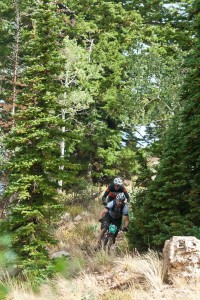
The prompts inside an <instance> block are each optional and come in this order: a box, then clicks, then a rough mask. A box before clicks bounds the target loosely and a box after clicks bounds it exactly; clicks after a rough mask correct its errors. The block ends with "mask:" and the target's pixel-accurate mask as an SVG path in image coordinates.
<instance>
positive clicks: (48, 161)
mask: <svg viewBox="0 0 200 300" xmlns="http://www.w3.org/2000/svg"><path fill="white" fill-rule="evenodd" d="M31 20H32V22H33V23H32V24H33V26H30V27H29V31H27V33H28V34H27V36H28V38H26V40H25V44H24V49H26V52H25V53H24V57H23V65H24V72H23V77H22V78H21V81H22V82H23V84H24V86H25V87H24V89H23V90H22V92H21V94H20V95H19V94H18V98H17V104H18V110H17V111H16V113H15V115H14V117H15V127H13V128H12V130H11V132H10V133H9V134H8V136H7V138H6V140H5V146H6V149H7V151H9V153H10V155H11V157H10V160H9V162H8V164H7V166H6V168H7V171H8V172H9V182H8V187H7V189H6V192H5V195H4V199H3V204H4V206H7V205H8V208H7V214H6V219H5V220H4V221H3V223H2V224H1V229H2V230H3V229H5V228H6V230H7V231H9V232H11V233H12V246H13V247H14V249H15V251H16V252H17V254H18V255H19V257H20V258H21V262H20V264H21V267H22V268H25V269H26V270H31V271H33V273H34V274H35V275H39V274H40V273H42V272H45V271H46V272H47V271H48V268H47V267H48V251H47V245H48V243H54V239H53V238H52V234H51V230H50V228H51V227H50V224H51V222H52V220H53V219H54V218H55V217H56V216H57V214H58V211H59V210H58V209H59V204H58V202H57V200H56V199H57V198H56V196H57V187H58V184H57V182H58V179H59V176H60V175H59V164H60V152H59V143H60V141H61V139H62V138H63V133H62V132H61V130H60V127H61V126H63V121H62V120H61V118H60V116H59V115H58V112H59V111H60V110H61V106H60V104H59V103H58V97H59V95H60V94H61V93H63V87H62V84H61V81H60V80H59V76H60V74H61V73H62V72H63V65H64V60H63V59H62V58H61V56H60V49H61V43H59V42H58V37H59V35H60V32H61V29H62V27H61V24H62V23H61V22H60V20H59V19H58V16H57V10H56V9H55V6H54V5H53V4H52V3H51V1H48V0H43V1H40V2H39V3H37V7H36V8H35V9H34V14H33V15H32V18H31ZM30 37H31V38H30Z"/></svg>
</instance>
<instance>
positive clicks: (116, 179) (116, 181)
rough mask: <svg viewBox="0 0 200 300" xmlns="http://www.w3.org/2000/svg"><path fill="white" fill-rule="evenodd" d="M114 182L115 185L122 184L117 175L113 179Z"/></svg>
mask: <svg viewBox="0 0 200 300" xmlns="http://www.w3.org/2000/svg"><path fill="white" fill-rule="evenodd" d="M114 184H115V185H121V184H122V180H121V178H119V177H117V178H115V179H114Z"/></svg>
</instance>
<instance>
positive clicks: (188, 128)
mask: <svg viewBox="0 0 200 300" xmlns="http://www.w3.org/2000/svg"><path fill="white" fill-rule="evenodd" d="M199 11H200V2H199V1H195V2H194V5H193V10H192V13H193V16H194V17H195V16H198V14H199ZM194 25H195V26H194V28H195V30H196V32H197V34H196V44H195V47H194V48H193V50H192V51H191V53H190V55H189V57H188V58H187V60H186V66H187V67H190V72H189V73H188V75H187V77H186V80H185V83H184V85H183V92H182V95H181V99H182V106H183V109H182V110H181V112H180V113H178V112H177V113H176V116H175V118H174V119H173V122H172V124H171V126H170V128H169V130H168V134H167V138H166V144H165V148H164V152H163V156H162V159H161V161H160V166H159V168H158V172H157V176H156V178H155V180H154V181H153V182H151V183H150V184H149V186H148V188H147V190H146V191H145V194H144V195H143V197H142V199H136V203H135V204H134V205H133V209H134V210H135V212H136V216H135V219H134V220H133V223H132V226H131V227H132V230H133V232H134V233H135V236H136V237H137V235H139V236H140V241H139V242H138V243H137V241H136V240H132V243H133V244H135V243H137V244H138V247H141V248H147V247H148V246H150V247H156V248H157V249H161V248H162V247H163V244H164V241H165V240H166V239H169V238H171V236H173V235H194V236H196V237H197V238H199V237H200V230H199V227H200V222H199V217H198V216H199V201H198V199H199V194H200V189H199V152H200V148H199V143H198V140H197V139H198V137H199V128H200V127H199V125H200V124H199V122H200V103H199V85H198V81H199V51H198V49H199V42H200V35H199V33H200V31H199V30H200V29H199V28H200V23H199V18H198V17H195V18H194ZM141 224H142V225H141Z"/></svg>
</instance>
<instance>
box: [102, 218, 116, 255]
mask: <svg viewBox="0 0 200 300" xmlns="http://www.w3.org/2000/svg"><path fill="white" fill-rule="evenodd" d="M102 225H103V226H104V227H107V230H106V232H105V233H104V235H103V237H102V239H101V248H102V249H103V250H105V251H107V252H109V251H110V249H111V247H112V245H113V244H114V243H115V234H116V232H117V231H118V230H119V228H117V226H115V225H114V224H109V223H107V222H102Z"/></svg>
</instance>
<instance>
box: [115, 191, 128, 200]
mask: <svg viewBox="0 0 200 300" xmlns="http://www.w3.org/2000/svg"><path fill="white" fill-rule="evenodd" d="M125 200H126V197H125V195H124V193H119V194H117V196H116V201H117V202H122V201H123V202H124V201H125Z"/></svg>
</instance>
